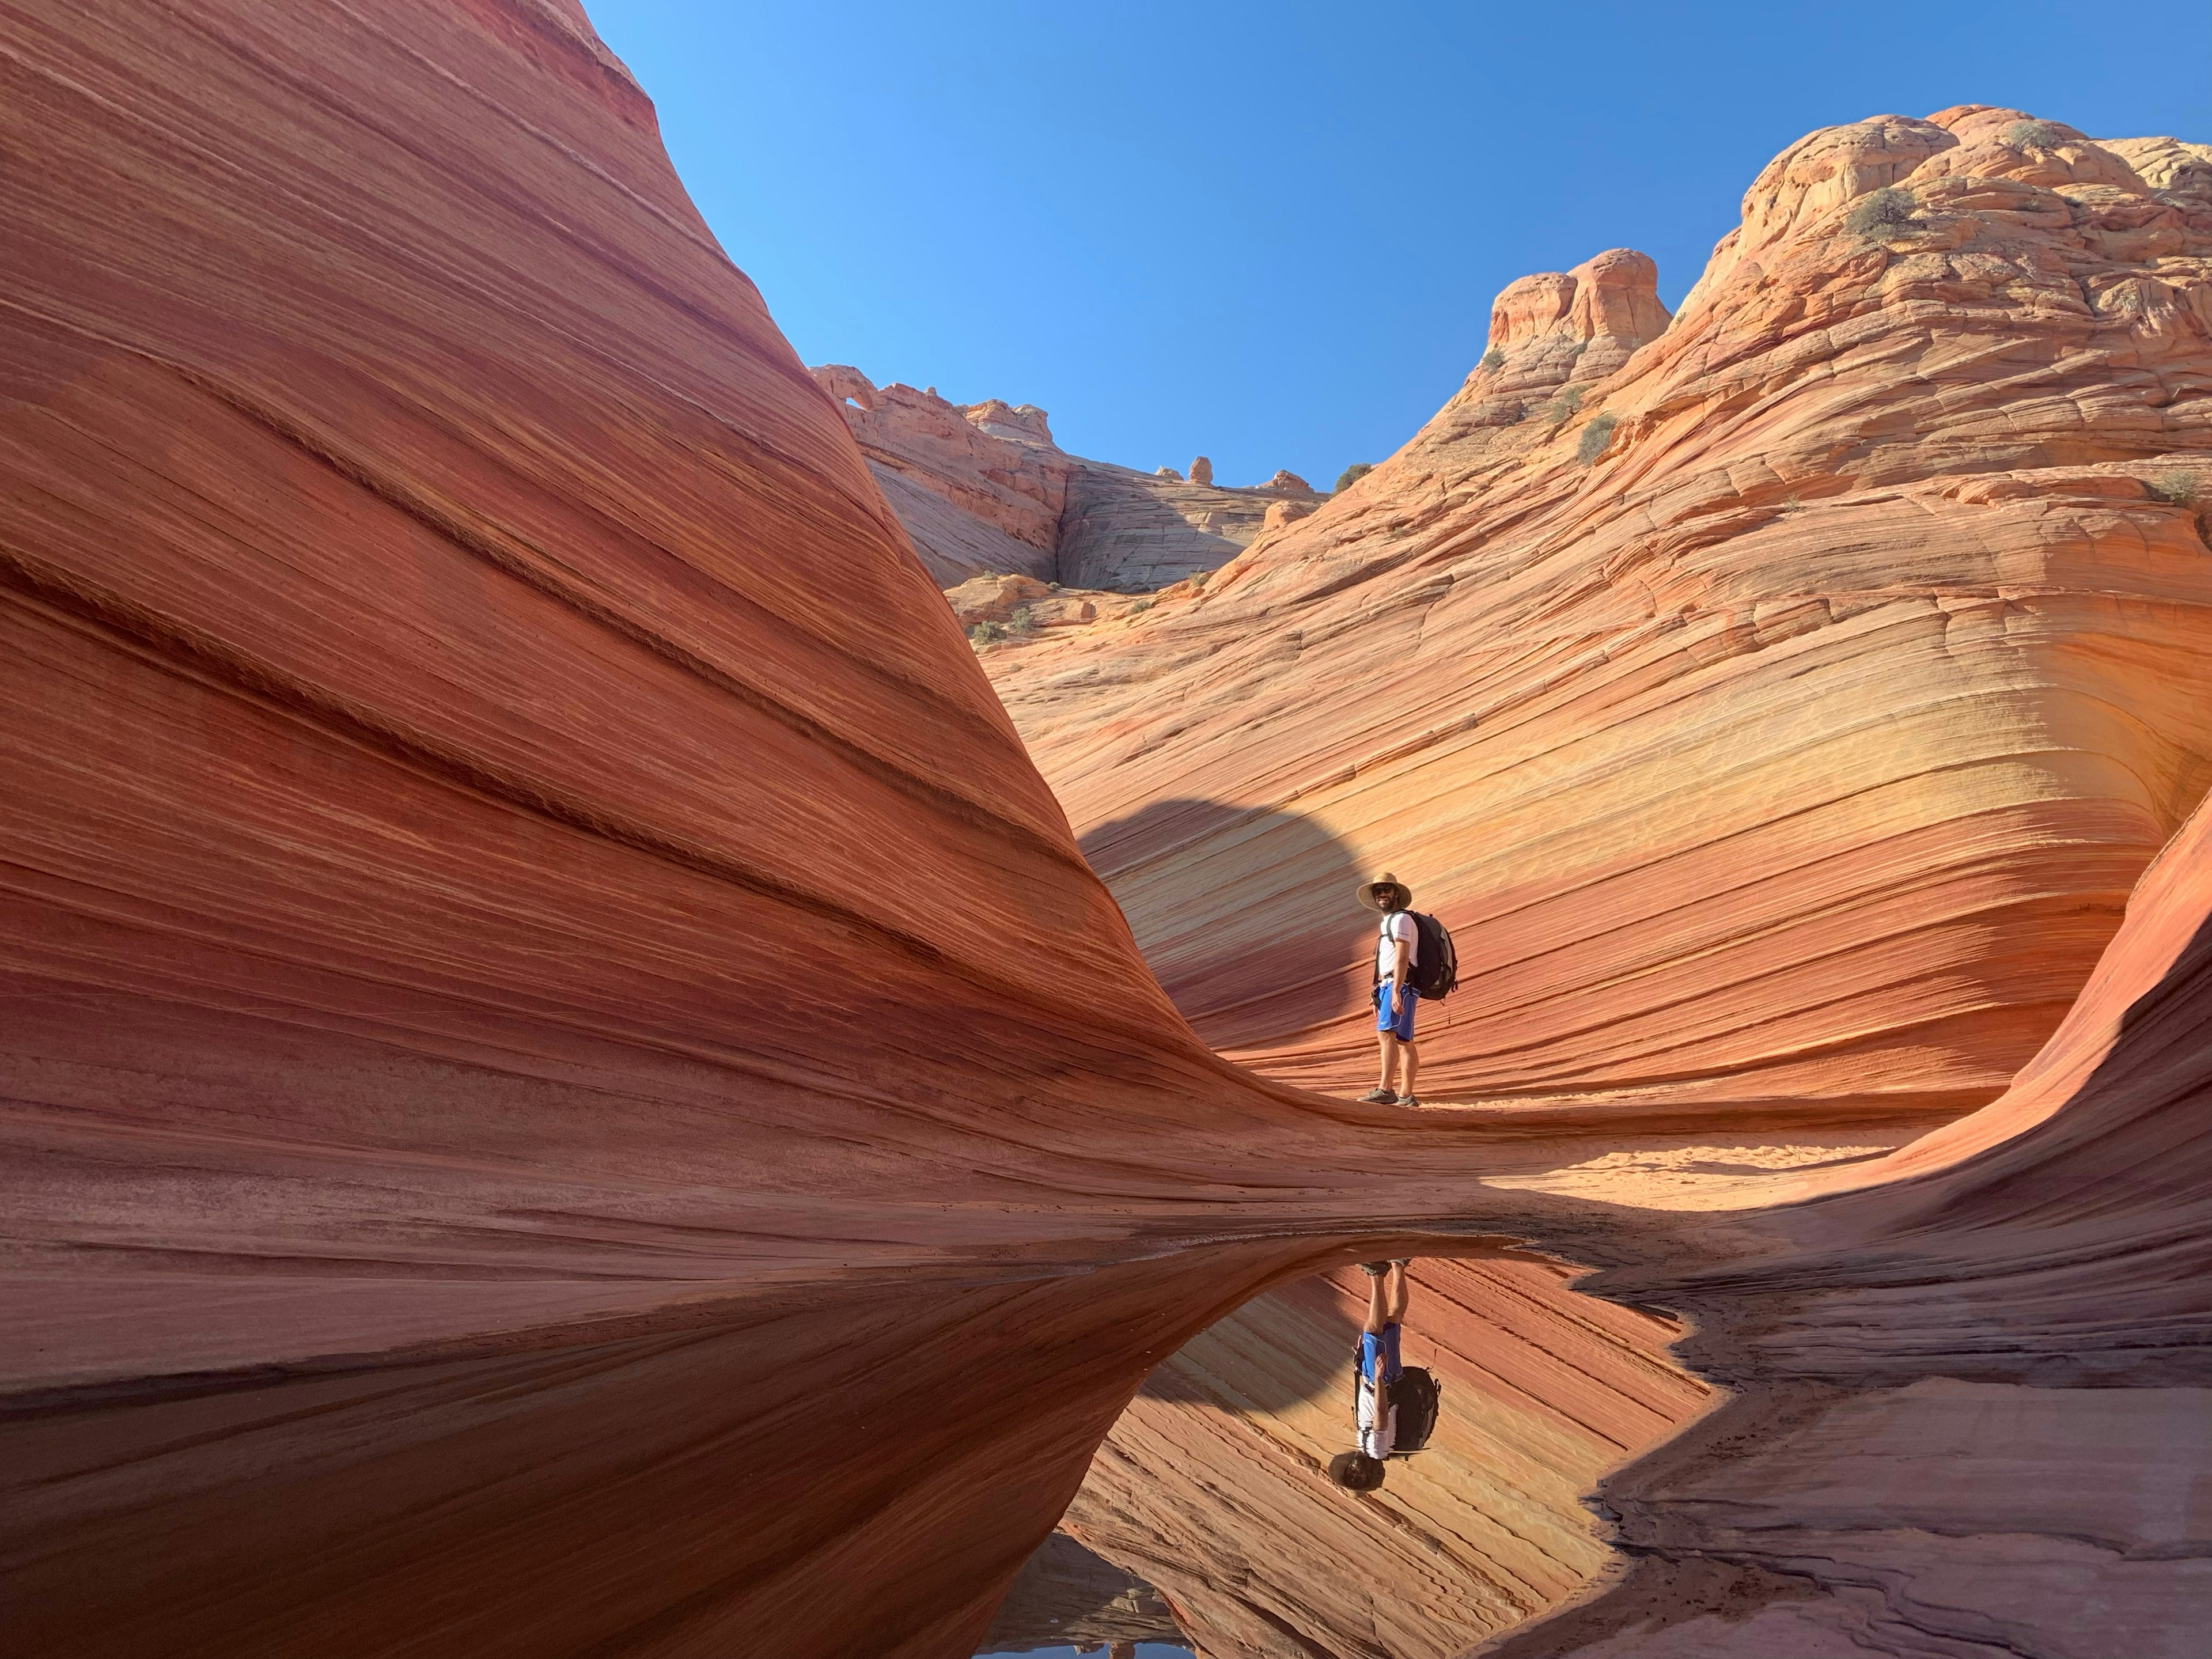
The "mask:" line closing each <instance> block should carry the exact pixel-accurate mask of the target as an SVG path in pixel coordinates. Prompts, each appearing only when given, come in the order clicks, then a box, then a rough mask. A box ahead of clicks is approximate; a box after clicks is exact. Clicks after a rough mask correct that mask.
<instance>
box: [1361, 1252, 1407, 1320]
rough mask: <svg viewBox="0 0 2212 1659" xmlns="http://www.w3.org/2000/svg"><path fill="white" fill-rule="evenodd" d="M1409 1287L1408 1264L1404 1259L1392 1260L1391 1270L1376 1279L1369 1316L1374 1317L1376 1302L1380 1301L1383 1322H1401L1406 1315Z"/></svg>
mask: <svg viewBox="0 0 2212 1659" xmlns="http://www.w3.org/2000/svg"><path fill="white" fill-rule="evenodd" d="M1406 1293H1407V1284H1406V1264H1405V1263H1404V1262H1402V1261H1394V1262H1392V1263H1391V1264H1390V1271H1389V1273H1384V1274H1383V1277H1382V1278H1380V1279H1376V1281H1375V1294H1374V1296H1373V1297H1370V1298H1369V1306H1368V1317H1369V1318H1370V1319H1371V1318H1373V1317H1374V1314H1375V1307H1376V1304H1378V1303H1379V1304H1381V1306H1382V1310H1383V1323H1384V1324H1389V1325H1395V1324H1398V1323H1400V1322H1401V1321H1403V1320H1404V1318H1405V1317H1406ZM1381 1328H1382V1327H1381V1326H1370V1329H1373V1330H1379V1329H1381Z"/></svg>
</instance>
